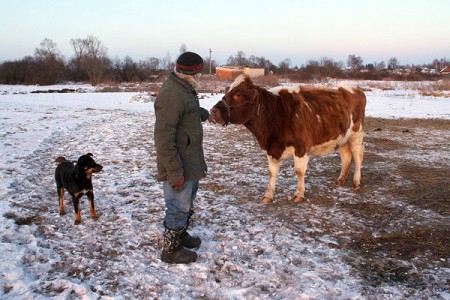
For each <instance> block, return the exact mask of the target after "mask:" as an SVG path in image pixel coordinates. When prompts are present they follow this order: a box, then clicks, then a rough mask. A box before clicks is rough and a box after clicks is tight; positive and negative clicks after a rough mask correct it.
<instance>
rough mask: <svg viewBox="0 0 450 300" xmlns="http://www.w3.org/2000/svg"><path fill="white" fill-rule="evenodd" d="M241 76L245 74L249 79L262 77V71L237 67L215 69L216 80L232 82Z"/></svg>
mask: <svg viewBox="0 0 450 300" xmlns="http://www.w3.org/2000/svg"><path fill="white" fill-rule="evenodd" d="M241 74H245V75H247V76H249V77H250V78H257V77H261V76H264V69H256V68H248V67H239V66H222V67H216V77H217V78H221V79H228V80H233V79H235V78H236V77H238V76H239V75H241Z"/></svg>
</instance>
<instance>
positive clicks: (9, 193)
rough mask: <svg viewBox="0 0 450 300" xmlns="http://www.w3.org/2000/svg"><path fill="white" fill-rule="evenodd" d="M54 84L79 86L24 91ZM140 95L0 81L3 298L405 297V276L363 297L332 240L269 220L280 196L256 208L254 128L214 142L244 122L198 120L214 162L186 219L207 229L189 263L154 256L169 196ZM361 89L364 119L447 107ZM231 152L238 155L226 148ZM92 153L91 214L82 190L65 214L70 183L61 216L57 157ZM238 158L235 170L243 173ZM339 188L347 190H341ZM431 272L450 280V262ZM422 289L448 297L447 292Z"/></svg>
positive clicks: (149, 109) (400, 93) (261, 176)
mask: <svg viewBox="0 0 450 300" xmlns="http://www.w3.org/2000/svg"><path fill="white" fill-rule="evenodd" d="M62 88H75V89H82V90H83V91H84V92H83V93H67V94H59V93H58V94H57V93H51V94H49V93H41V94H34V93H30V92H31V91H35V90H37V89H42V90H46V89H62ZM136 95H137V93H95V92H94V90H93V89H92V88H91V87H89V86H76V87H72V86H58V87H56V86H52V87H29V86H27V87H25V86H1V85H0V137H1V143H0V149H1V154H2V155H1V156H0V232H1V237H2V238H1V240H0V253H1V261H0V298H2V299H48V298H53V299H133V298H140V299H153V298H159V299H385V298H387V299H402V298H405V297H406V296H407V295H408V292H406V291H405V289H404V288H403V287H401V286H396V285H389V286H382V287H378V288H377V289H376V293H375V292H374V293H375V294H372V297H373V298H371V297H368V296H367V291H366V287H365V286H364V283H363V281H362V280H361V278H359V277H358V276H357V274H355V273H354V272H352V271H351V268H350V266H349V265H348V264H347V263H346V262H345V261H344V260H343V259H342V252H341V250H340V249H337V248H335V247H331V246H329V244H332V243H333V240H326V239H327V238H326V236H324V237H321V238H320V239H311V238H309V237H306V236H302V235H301V234H300V233H301V232H302V231H303V230H308V229H307V228H306V227H305V228H303V227H302V228H301V229H300V230H296V227H295V226H285V224H283V223H282V222H281V221H280V220H279V219H276V218H271V217H270V209H272V210H276V208H274V207H276V206H272V208H269V209H268V208H265V207H264V206H263V205H262V204H261V203H259V202H258V201H254V199H256V198H258V197H259V194H256V193H253V192H254V191H256V192H257V193H258V192H259V193H261V192H262V190H261V189H263V188H264V187H265V184H266V180H267V178H266V174H267V170H266V169H265V164H264V163H265V157H264V156H263V155H262V154H261V157H258V155H260V154H259V153H260V151H259V149H258V148H257V146H256V145H255V142H254V140H252V139H251V138H250V139H247V140H245V139H242V140H241V139H236V141H231V140H221V136H222V135H224V134H228V135H231V136H232V135H233V134H236V135H238V134H242V129H241V128H239V127H237V126H230V127H226V128H223V127H220V126H217V125H212V124H205V125H204V128H205V154H206V157H207V162H208V157H214V163H213V164H212V163H210V162H209V163H208V165H209V168H210V174H209V175H208V177H207V178H205V179H204V180H202V183H201V187H200V191H199V195H198V202H197V209H196V214H195V215H194V218H193V219H194V224H193V226H192V232H193V233H194V234H196V235H198V236H200V237H201V238H202V240H203V244H202V246H201V248H200V249H199V250H198V254H199V259H198V261H197V262H196V263H194V264H191V265H188V266H185V265H180V266H178V265H167V264H164V263H161V262H160V260H159V255H160V249H161V245H162V241H161V233H162V230H163V228H162V224H161V222H162V218H163V214H164V202H163V199H162V188H161V185H160V184H159V183H158V182H156V180H155V179H154V174H155V149H154V146H153V123H154V111H153V103H152V102H150V103H143V102H135V101H130V100H131V99H136ZM366 95H367V98H368V105H367V110H366V115H367V116H370V117H381V118H438V119H446V120H449V119H450V98H433V97H422V96H420V95H419V94H418V93H417V92H415V91H412V90H395V91H392V90H391V91H381V90H376V89H373V90H372V91H369V92H367V93H366ZM202 96H203V97H202V98H203V99H202V100H201V105H202V106H203V107H205V108H207V109H209V108H211V107H212V105H213V104H214V103H216V102H217V101H218V99H220V98H221V97H222V95H221V94H217V95H210V94H205V95H202ZM447 142H448V137H447ZM226 151H229V152H231V153H237V154H238V155H235V156H234V155H225V154H224V152H226ZM87 152H91V153H93V154H94V159H95V160H96V161H97V162H98V163H100V164H102V165H103V166H104V169H103V171H102V172H101V173H99V174H95V175H94V178H93V183H94V188H95V195H96V206H97V213H98V214H99V217H100V218H99V219H98V220H97V221H93V220H91V219H89V214H88V207H87V200H86V199H85V198H83V199H82V200H83V201H82V202H81V209H82V224H81V225H79V226H74V225H73V219H74V216H73V210H72V206H71V204H70V200H69V198H68V196H67V195H66V207H67V208H66V211H67V215H65V216H63V217H60V216H59V214H58V203H57V196H56V190H55V184H54V179H53V173H54V168H55V167H56V164H55V163H54V159H55V158H56V157H58V156H65V157H66V158H68V159H71V160H76V159H77V158H78V157H79V156H80V155H82V154H85V153H87ZM246 155H250V156H255V155H256V156H257V157H258V159H260V160H261V161H263V163H262V164H261V165H260V166H259V165H258V166H254V165H251V164H248V165H246V164H245V163H244V165H242V160H243V159H245V157H246ZM222 156H223V157H224V159H223V160H222V161H221V164H219V163H218V161H220V158H221V157H222ZM211 161H212V159H211ZM243 166H244V168H246V172H244V174H242V173H241V172H240V171H239V170H240V168H242V167H243ZM230 171H231V173H230ZM363 176H364V175H363ZM307 180H308V179H307ZM249 184H250V186H248V185H249ZM226 189H230V190H236V189H241V190H242V192H241V193H240V195H241V197H235V196H232V195H227V194H226V193H224V192H223V191H224V190H226ZM307 189H308V185H307ZM218 191H221V192H220V193H218ZM341 193H342V194H344V195H341V196H343V197H350V198H351V194H350V193H348V195H347V194H346V192H342V191H341ZM218 195H220V196H218ZM233 195H234V194H233ZM274 205H276V203H275V204H274ZM299 209H300V208H299ZM268 210H269V213H268ZM317 213H324V212H321V211H318V212H317ZM335 218H339V215H336V216H335ZM345 221H346V220H342V222H345ZM311 222H312V223H313V224H314V220H312V221H311ZM296 226H302V223H301V222H300V223H299V224H296ZM297 229H298V228H297ZM439 272H440V273H439V274H444V276H447V279H446V280H447V282H448V281H449V280H450V270H449V269H444V270H441V271H439ZM440 276H442V275H440ZM442 280H443V281H445V278H444V279H442ZM425 295H426V294H425ZM429 296H430V298H433V297H435V298H436V299H450V294H449V293H448V290H446V291H445V290H440V291H433V294H430V295H429Z"/></svg>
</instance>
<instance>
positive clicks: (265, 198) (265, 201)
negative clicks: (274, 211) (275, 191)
mask: <svg viewBox="0 0 450 300" xmlns="http://www.w3.org/2000/svg"><path fill="white" fill-rule="evenodd" d="M272 201H273V199H271V198H267V197H264V198H263V199H262V202H263V203H266V204H267V203H270V202H272Z"/></svg>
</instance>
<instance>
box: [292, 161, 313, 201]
mask: <svg viewBox="0 0 450 300" xmlns="http://www.w3.org/2000/svg"><path fill="white" fill-rule="evenodd" d="M308 161H309V156H308V154H305V155H304V156H302V157H297V156H294V169H295V173H296V174H297V190H296V191H295V194H294V197H293V198H292V199H291V200H292V201H293V202H301V201H303V199H304V198H305V174H306V169H307V168H308Z"/></svg>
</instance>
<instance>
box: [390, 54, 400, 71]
mask: <svg viewBox="0 0 450 300" xmlns="http://www.w3.org/2000/svg"><path fill="white" fill-rule="evenodd" d="M399 65H400V63H399V62H398V60H397V58H396V57H391V58H389V60H388V68H389V69H391V70H396V69H397V68H398V67H399Z"/></svg>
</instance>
